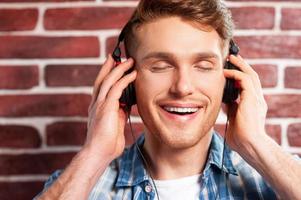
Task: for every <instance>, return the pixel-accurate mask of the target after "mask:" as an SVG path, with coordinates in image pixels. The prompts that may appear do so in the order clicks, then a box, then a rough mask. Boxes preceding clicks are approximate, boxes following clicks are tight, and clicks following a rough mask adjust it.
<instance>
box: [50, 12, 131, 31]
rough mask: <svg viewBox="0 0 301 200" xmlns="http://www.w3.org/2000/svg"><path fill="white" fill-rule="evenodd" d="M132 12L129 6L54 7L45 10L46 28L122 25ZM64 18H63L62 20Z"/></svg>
mask: <svg viewBox="0 0 301 200" xmlns="http://www.w3.org/2000/svg"><path fill="white" fill-rule="evenodd" d="M132 12H133V8H129V7H118V8H117V7H83V8H56V9H48V10H46V12H45V18H44V25H45V28H46V29H47V30H97V29H113V28H121V27H123V26H124V25H125V24H126V22H127V21H128V19H129V18H130V16H131V14H132ZM62 19H64V20H62Z"/></svg>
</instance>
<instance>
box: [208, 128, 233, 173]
mask: <svg viewBox="0 0 301 200" xmlns="http://www.w3.org/2000/svg"><path fill="white" fill-rule="evenodd" d="M223 148H224V139H223V138H222V137H221V136H220V135H219V134H218V133H216V132H214V133H213V134H212V139H211V144H210V149H209V156H208V160H207V163H206V166H205V170H204V173H205V172H206V169H208V168H209V167H210V166H211V165H214V166H216V167H218V169H220V170H222V171H224V172H226V173H230V174H233V175H238V173H237V171H236V169H235V167H234V164H233V162H232V157H231V154H232V150H231V149H230V147H229V146H228V145H227V144H225V149H224V163H222V162H223V161H222V160H223ZM222 165H223V166H222Z"/></svg>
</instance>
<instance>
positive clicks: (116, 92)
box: [106, 70, 137, 102]
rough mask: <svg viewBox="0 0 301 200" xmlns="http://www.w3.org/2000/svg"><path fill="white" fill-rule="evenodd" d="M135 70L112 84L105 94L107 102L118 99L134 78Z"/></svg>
mask: <svg viewBox="0 0 301 200" xmlns="http://www.w3.org/2000/svg"><path fill="white" fill-rule="evenodd" d="M136 76H137V71H136V70H134V71H132V72H131V73H129V74H127V75H125V76H124V77H122V79H120V80H119V81H117V82H116V83H115V84H114V86H113V87H112V88H111V89H110V91H109V93H108V95H107V99H106V101H107V102H116V101H119V99H120V97H121V95H122V92H123V90H124V89H125V88H126V87H127V86H128V85H129V84H130V83H131V82H133V81H134V80H135V79H136Z"/></svg>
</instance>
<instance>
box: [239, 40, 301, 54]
mask: <svg viewBox="0 0 301 200" xmlns="http://www.w3.org/2000/svg"><path fill="white" fill-rule="evenodd" d="M235 41H236V42H237V44H238V45H239V47H240V50H241V51H240V54H241V55H242V56H243V57H245V58H301V51H300V48H301V37H300V36H241V37H236V38H235Z"/></svg>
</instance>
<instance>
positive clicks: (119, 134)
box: [84, 55, 137, 161]
mask: <svg viewBox="0 0 301 200" xmlns="http://www.w3.org/2000/svg"><path fill="white" fill-rule="evenodd" d="M133 63H134V61H133V59H131V58H130V59H128V60H127V61H125V62H124V63H121V64H120V65H118V66H117V67H115V63H114V60H113V58H112V57H111V56H110V55H109V57H108V59H107V61H106V62H105V63H104V65H103V66H102V69H101V71H100V72H99V74H98V76H97V78H96V81H95V85H94V90H93V95H92V101H91V104H90V106H89V120H88V135H87V140H86V143H85V145H84V148H88V149H89V150H92V152H94V153H95V154H101V155H102V156H105V157H106V159H109V160H110V161H111V160H113V159H115V158H116V157H117V156H119V155H120V154H121V153H122V152H123V150H124V147H125V136H124V127H125V123H126V119H127V116H126V114H127V113H125V111H124V110H123V109H122V108H120V106H119V99H120V97H121V94H122V92H123V90H124V89H125V88H126V87H127V86H128V85H129V83H130V82H132V81H134V80H135V78H136V74H137V73H136V71H135V70H134V71H132V72H131V73H129V74H127V75H125V76H124V73H125V72H126V71H127V70H129V69H130V68H131V67H133ZM102 159H103V158H102Z"/></svg>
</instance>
